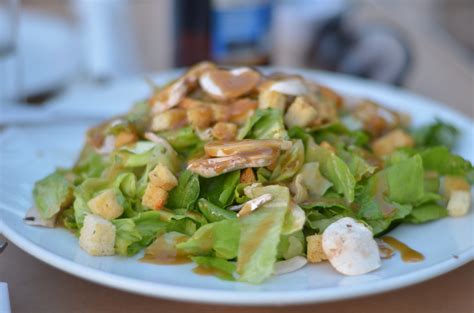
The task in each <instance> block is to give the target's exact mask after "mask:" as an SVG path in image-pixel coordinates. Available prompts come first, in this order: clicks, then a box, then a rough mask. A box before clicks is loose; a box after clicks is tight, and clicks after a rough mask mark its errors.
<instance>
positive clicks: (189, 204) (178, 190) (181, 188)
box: [166, 171, 200, 209]
mask: <svg viewBox="0 0 474 313" xmlns="http://www.w3.org/2000/svg"><path fill="white" fill-rule="evenodd" d="M199 192H200V185H199V176H198V175H197V174H194V173H193V172H190V171H183V172H182V173H181V175H180V176H179V179H178V186H176V187H175V188H174V189H172V190H171V191H170V192H169V195H168V201H167V202H166V206H167V207H168V208H170V209H190V208H193V207H194V203H195V202H196V201H197V199H198V197H199Z"/></svg>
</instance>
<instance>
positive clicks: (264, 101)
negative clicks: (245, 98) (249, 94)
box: [258, 90, 286, 111]
mask: <svg viewBox="0 0 474 313" xmlns="http://www.w3.org/2000/svg"><path fill="white" fill-rule="evenodd" d="M285 105H286V96H285V95H284V94H281V93H279V92H277V91H272V90H265V91H263V92H261V93H260V95H259V97H258V107H259V108H260V109H267V108H273V109H279V110H282V111H284V110H285Z"/></svg>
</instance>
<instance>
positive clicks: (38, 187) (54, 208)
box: [33, 170, 72, 219]
mask: <svg viewBox="0 0 474 313" xmlns="http://www.w3.org/2000/svg"><path fill="white" fill-rule="evenodd" d="M66 174H67V172H64V171H62V170H56V171H55V172H54V173H52V174H50V175H48V176H46V177H45V178H43V179H41V180H39V181H37V182H36V183H35V187H34V189H33V197H34V200H35V204H36V207H37V208H38V212H39V213H40V215H41V217H42V218H43V219H49V218H51V217H53V216H55V215H56V214H58V212H59V211H60V210H61V207H62V206H63V205H64V204H66V203H68V202H70V200H71V199H72V198H71V196H72V184H71V183H70V182H69V181H68V180H67V179H66V177H65V175H66Z"/></svg>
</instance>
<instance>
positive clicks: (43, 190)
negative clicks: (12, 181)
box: [25, 62, 474, 284]
mask: <svg viewBox="0 0 474 313" xmlns="http://www.w3.org/2000/svg"><path fill="white" fill-rule="evenodd" d="M457 135H458V131H457V130H456V128H454V127H453V126H451V125H448V124H446V123H444V122H442V121H440V120H437V121H434V122H433V124H431V125H426V126H423V127H421V128H416V129H414V128H412V127H410V119H409V116H407V115H405V114H403V113H399V112H395V111H393V110H391V109H388V108H385V107H383V106H381V105H379V104H377V103H375V102H373V101H370V100H367V99H351V98H347V97H343V96H341V95H339V94H338V93H337V92H335V91H334V90H332V89H330V88H329V87H327V86H323V85H321V84H318V83H315V82H312V81H309V80H307V79H305V78H303V77H301V76H298V75H291V74H284V73H274V74H271V75H264V74H262V73H260V72H259V71H257V70H255V69H252V68H248V67H240V68H232V69H229V68H219V67H218V66H216V65H214V64H212V63H208V62H203V63H199V64H197V65H195V66H194V67H192V68H190V69H189V70H188V71H187V72H186V73H184V74H183V75H182V76H181V77H179V78H177V79H176V80H173V81H171V82H169V83H168V84H167V85H165V86H162V87H158V86H153V91H152V94H151V96H150V98H149V99H146V100H144V101H140V102H138V103H136V104H135V105H134V106H133V108H132V109H131V110H130V112H128V113H127V114H125V115H122V116H117V117H115V118H112V119H111V120H109V121H106V122H103V123H102V124H100V125H98V126H96V127H93V128H91V129H90V130H89V131H88V132H87V135H86V143H85V145H84V147H83V149H82V152H81V153H80V155H79V158H78V159H77V161H76V163H75V164H74V166H72V168H67V169H64V168H60V169H57V170H56V171H55V172H54V173H52V174H50V175H48V176H47V177H45V178H43V179H41V180H40V181H38V182H36V184H35V186H34V190H33V196H34V206H33V208H32V209H31V210H30V211H29V212H28V213H27V216H26V218H25V220H26V221H27V222H28V223H30V224H33V225H41V226H49V227H54V226H61V227H64V228H66V229H68V230H70V231H71V232H72V233H74V234H75V235H76V236H77V237H78V241H79V245H80V247H81V248H82V249H83V250H84V251H85V252H87V253H88V254H90V255H93V256H111V255H118V256H122V257H132V256H135V255H137V254H139V253H144V257H143V258H142V260H143V261H145V262H155V263H160V264H179V263H186V262H194V263H196V264H197V265H198V268H197V269H201V270H202V269H205V270H208V271H212V273H213V274H215V275H217V276H218V277H220V278H222V279H226V280H237V281H241V282H248V283H253V284H256V283H261V282H263V281H264V280H265V279H267V278H269V277H270V276H272V275H278V274H284V273H287V272H291V271H294V270H297V269H299V268H301V267H303V266H305V265H306V264H307V263H308V262H309V263H318V262H324V261H328V262H330V264H331V265H332V266H333V267H334V269H335V270H337V271H338V272H340V273H342V274H345V275H359V274H364V273H368V272H370V271H374V270H376V269H377V268H379V267H380V265H381V262H382V261H381V259H382V258H383V257H387V256H388V255H389V254H390V253H387V250H388V249H387V246H384V245H383V243H382V241H380V240H379V239H378V238H380V237H381V236H382V235H384V234H386V233H387V232H389V231H390V230H392V229H393V228H395V227H397V226H398V225H400V224H403V223H411V224H420V223H426V222H429V221H433V220H437V219H440V218H444V217H447V216H451V217H458V216H462V215H465V214H466V213H467V212H468V210H469V207H470V205H471V184H472V183H473V181H474V170H473V166H472V164H471V163H470V162H469V161H467V160H465V159H463V158H462V157H461V156H458V155H455V154H454V153H453V152H452V151H451V149H452V148H453V147H454V145H455V141H456V136H457ZM143 250H144V252H143Z"/></svg>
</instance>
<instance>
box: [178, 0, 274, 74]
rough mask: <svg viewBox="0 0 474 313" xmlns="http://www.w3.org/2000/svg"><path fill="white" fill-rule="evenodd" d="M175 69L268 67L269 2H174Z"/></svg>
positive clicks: (218, 0)
mask: <svg viewBox="0 0 474 313" xmlns="http://www.w3.org/2000/svg"><path fill="white" fill-rule="evenodd" d="M175 22H176V24H175V34H176V54H175V65H176V66H188V65H191V64H193V63H196V62H199V61H202V60H213V61H215V62H217V63H220V64H228V65H230V64H239V65H264V64H268V63H269V59H270V58H269V51H270V43H269V39H270V23H271V1H269V0H212V1H211V0H207V1H203V0H196V1H194V0H177V1H175Z"/></svg>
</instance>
